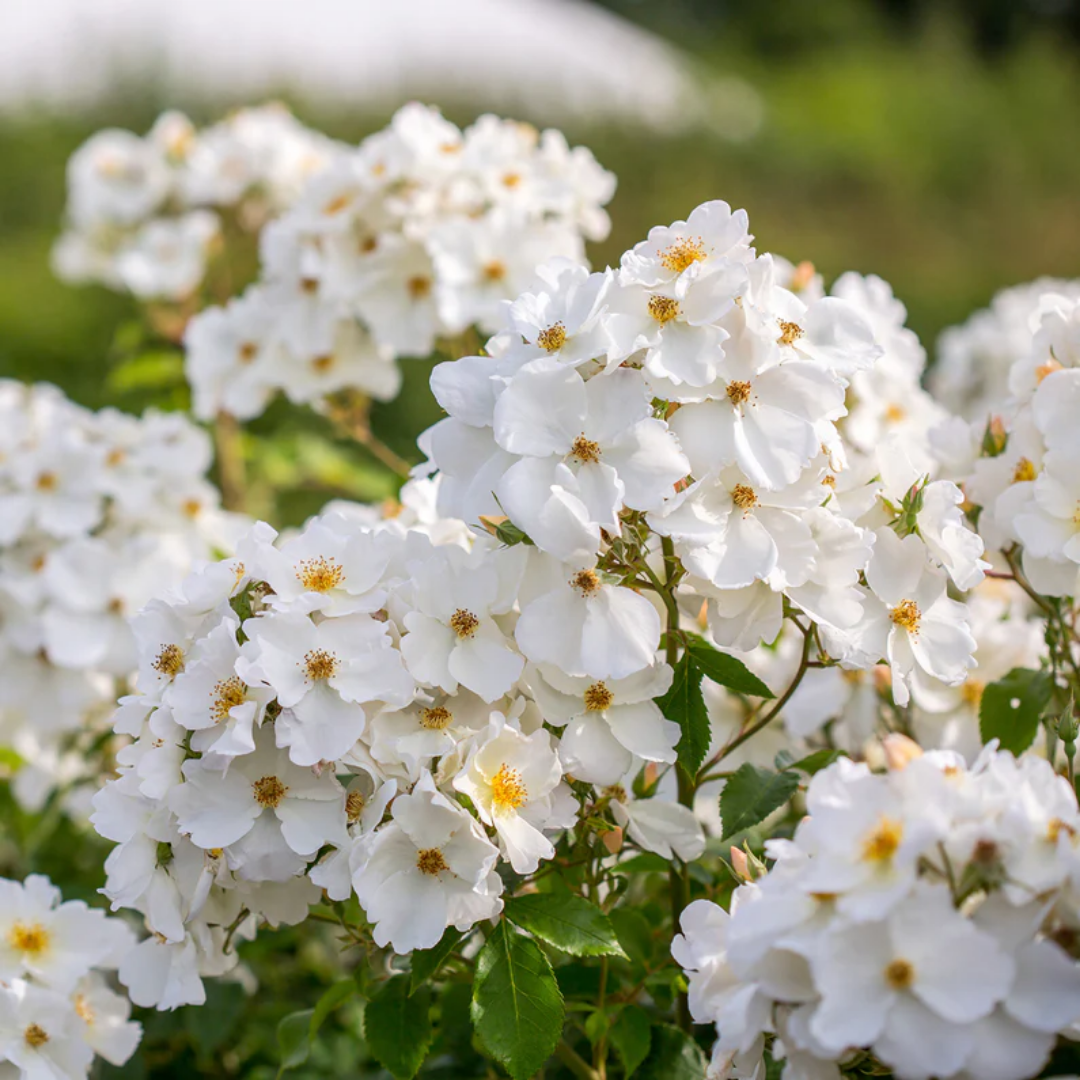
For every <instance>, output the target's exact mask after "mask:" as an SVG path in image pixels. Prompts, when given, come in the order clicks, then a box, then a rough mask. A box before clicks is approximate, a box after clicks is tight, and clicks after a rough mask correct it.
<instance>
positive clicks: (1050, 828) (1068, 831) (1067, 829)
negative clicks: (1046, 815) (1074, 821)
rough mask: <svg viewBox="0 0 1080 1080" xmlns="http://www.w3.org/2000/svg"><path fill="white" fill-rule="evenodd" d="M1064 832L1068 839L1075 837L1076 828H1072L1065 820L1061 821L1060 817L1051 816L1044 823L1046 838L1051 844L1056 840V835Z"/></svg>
mask: <svg viewBox="0 0 1080 1080" xmlns="http://www.w3.org/2000/svg"><path fill="white" fill-rule="evenodd" d="M1062 833H1064V834H1065V835H1066V836H1067V837H1068V838H1069V839H1070V840H1072V839H1075V837H1076V829H1074V828H1073V827H1072V826H1071V825H1070V824H1069V823H1068V822H1067V821H1062V820H1061V818H1057V817H1056V818H1051V819H1050V820H1049V821H1048V822H1047V823H1046V839H1047V840H1049V841H1050V843H1051V844H1056V843H1057V842H1058V837H1059V836H1061V834H1062Z"/></svg>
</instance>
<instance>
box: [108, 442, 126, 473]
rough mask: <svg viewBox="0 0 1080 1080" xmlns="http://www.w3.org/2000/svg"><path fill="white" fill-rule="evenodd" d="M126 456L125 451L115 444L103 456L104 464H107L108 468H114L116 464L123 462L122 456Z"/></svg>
mask: <svg viewBox="0 0 1080 1080" xmlns="http://www.w3.org/2000/svg"><path fill="white" fill-rule="evenodd" d="M126 457H127V453H126V452H125V451H124V450H121V449H120V447H119V446H117V447H114V448H113V449H112V450H110V451H109V452H108V454H107V455H106V456H105V464H106V465H108V466H109V468H110V469H115V468H116V466H117V465H121V464H123V461H124V458H126Z"/></svg>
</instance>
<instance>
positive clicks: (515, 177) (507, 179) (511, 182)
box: [502, 172, 521, 191]
mask: <svg viewBox="0 0 1080 1080" xmlns="http://www.w3.org/2000/svg"><path fill="white" fill-rule="evenodd" d="M502 182H503V187H505V188H510V190H511V191H513V189H514V188H516V187H517V186H518V185H519V184H520V183H521V173H516V172H508V173H506V174H505V175H504V176H503V178H502Z"/></svg>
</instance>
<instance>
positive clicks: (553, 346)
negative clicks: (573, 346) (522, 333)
mask: <svg viewBox="0 0 1080 1080" xmlns="http://www.w3.org/2000/svg"><path fill="white" fill-rule="evenodd" d="M536 344H537V345H539V346H540V348H541V349H543V350H544V352H558V351H559V350H560V349H561V348H562V347H563V346H564V345H565V344H566V327H565V326H563V324H562V323H561V322H557V323H555V325H554V326H549V327H548V328H547V329H546V330H541V331H540V333H539V334H538V335H537V338H536Z"/></svg>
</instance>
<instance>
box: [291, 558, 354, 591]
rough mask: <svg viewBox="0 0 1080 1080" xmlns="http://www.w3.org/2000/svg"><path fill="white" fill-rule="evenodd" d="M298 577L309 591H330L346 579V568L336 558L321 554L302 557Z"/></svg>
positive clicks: (297, 571) (297, 572)
mask: <svg viewBox="0 0 1080 1080" xmlns="http://www.w3.org/2000/svg"><path fill="white" fill-rule="evenodd" d="M296 577H297V580H298V581H299V582H300V584H301V585H303V586H304V588H305V589H307V591H308V592H317V593H328V592H329V591H330V590H331V589H336V588H337V587H338V586H339V585H340V584H341V583H342V581H344V580H345V570H344V568H343V567H342V566H341V565H340V564H339V563H338V562H337V560H336V559H327V558H324V557H323V556H322V555H319V556H318V557H317V558H314V559H302V560H301V562H300V565H299V566H298V567H297V570H296Z"/></svg>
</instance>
